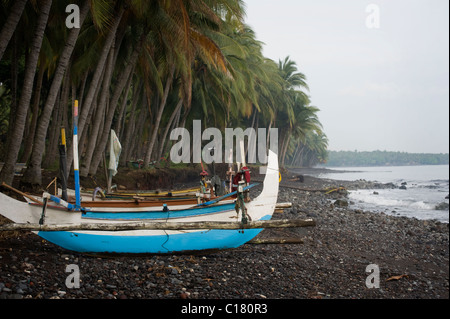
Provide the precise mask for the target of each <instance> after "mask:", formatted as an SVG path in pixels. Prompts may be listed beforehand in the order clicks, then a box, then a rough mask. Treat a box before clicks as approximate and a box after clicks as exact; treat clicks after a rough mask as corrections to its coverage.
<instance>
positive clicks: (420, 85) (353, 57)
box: [245, 0, 449, 153]
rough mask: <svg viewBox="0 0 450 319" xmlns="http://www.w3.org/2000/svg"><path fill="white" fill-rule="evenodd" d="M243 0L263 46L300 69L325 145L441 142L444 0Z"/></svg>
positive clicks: (426, 146)
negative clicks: (370, 23)
mask: <svg viewBox="0 0 450 319" xmlns="http://www.w3.org/2000/svg"><path fill="white" fill-rule="evenodd" d="M245 3H246V5H247V24H249V25H250V26H251V27H252V28H253V29H254V30H255V32H256V34H257V38H258V39H259V40H260V41H262V42H264V43H265V47H264V55H265V56H266V57H268V58H271V59H273V60H275V61H277V62H278V60H279V59H284V58H285V57H286V56H288V55H289V56H290V57H291V59H292V60H294V61H296V62H297V64H298V66H299V70H300V71H301V72H302V73H304V74H305V75H306V76H307V79H308V84H309V86H310V95H311V98H312V104H313V105H314V106H317V107H319V108H320V109H321V112H320V113H319V118H320V121H321V122H322V124H323V126H324V130H325V133H326V134H327V136H328V138H329V140H330V146H329V149H330V150H336V151H339V150H358V151H373V150H387V151H403V152H414V153H448V152H449V1H448V0H372V1H370V0H368V1H367V0H277V1H275V0H245ZM371 4H374V5H376V6H377V8H379V10H380V11H379V13H380V14H379V18H380V19H379V22H380V24H379V28H368V27H367V23H366V22H367V20H368V18H371V17H374V15H373V14H376V12H375V11H370V12H366V9H367V7H368V6H369V5H371ZM369 21H374V20H371V19H369Z"/></svg>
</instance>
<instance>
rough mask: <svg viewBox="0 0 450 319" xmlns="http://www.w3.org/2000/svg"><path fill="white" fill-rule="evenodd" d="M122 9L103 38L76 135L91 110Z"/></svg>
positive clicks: (80, 133) (122, 12) (82, 129)
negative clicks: (101, 48) (102, 44)
mask: <svg viewBox="0 0 450 319" xmlns="http://www.w3.org/2000/svg"><path fill="white" fill-rule="evenodd" d="M124 11H125V10H124V9H123V8H121V10H120V12H119V13H118V15H117V17H116V19H115V21H114V24H113V26H112V27H111V29H110V30H109V33H108V35H107V37H106V40H105V44H104V46H103V50H102V53H101V55H100V59H99V61H98V64H97V68H96V70H95V73H94V76H93V77H92V80H91V85H90V88H89V92H88V94H87V96H86V98H85V99H84V101H83V105H82V112H81V114H80V118H79V122H78V135H80V136H81V135H82V134H83V131H84V126H85V124H86V121H87V117H88V114H89V112H90V110H91V106H92V102H93V100H94V96H95V93H96V91H97V87H98V85H99V82H100V77H101V76H102V74H103V69H104V67H105V64H106V59H107V58H108V54H109V51H110V50H111V46H112V44H113V41H114V39H115V37H116V33H117V29H118V27H119V24H120V21H121V20H122V16H123V14H124Z"/></svg>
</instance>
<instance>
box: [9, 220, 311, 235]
mask: <svg viewBox="0 0 450 319" xmlns="http://www.w3.org/2000/svg"><path fill="white" fill-rule="evenodd" d="M314 226H316V222H315V221H314V220H313V219H304V220H302V219H293V220H292V219H290V220H265V221H254V222H248V223H247V224H242V223H239V222H192V223H178V222H174V223H171V222H168V223H145V222H135V223H123V224H66V225H39V224H6V225H1V226H0V232H2V231H129V230H202V229H207V230H209V229H224V230H241V229H264V228H299V227H314Z"/></svg>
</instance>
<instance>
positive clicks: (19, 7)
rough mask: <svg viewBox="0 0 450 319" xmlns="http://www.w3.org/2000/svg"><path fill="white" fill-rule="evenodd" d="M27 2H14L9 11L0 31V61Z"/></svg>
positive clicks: (21, 0)
mask: <svg viewBox="0 0 450 319" xmlns="http://www.w3.org/2000/svg"><path fill="white" fill-rule="evenodd" d="M27 2H28V0H15V1H14V4H13V5H12V6H11V8H10V9H9V12H10V13H9V15H8V18H7V19H6V21H5V23H4V24H3V27H2V30H1V31H0V61H1V60H2V58H3V54H4V53H5V50H6V47H7V46H8V43H9V40H11V37H12V35H13V33H14V31H15V30H16V27H17V24H18V23H19V21H20V17H21V16H22V12H23V10H24V9H25V5H26V4H27ZM7 11H8V10H5V12H7Z"/></svg>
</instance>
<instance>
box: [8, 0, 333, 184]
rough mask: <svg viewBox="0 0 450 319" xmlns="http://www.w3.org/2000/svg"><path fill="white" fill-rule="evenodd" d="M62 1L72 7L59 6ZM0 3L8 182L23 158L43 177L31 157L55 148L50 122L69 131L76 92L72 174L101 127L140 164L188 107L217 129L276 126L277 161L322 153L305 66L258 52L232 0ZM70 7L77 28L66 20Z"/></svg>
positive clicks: (88, 162) (99, 140)
mask: <svg viewBox="0 0 450 319" xmlns="http://www.w3.org/2000/svg"><path fill="white" fill-rule="evenodd" d="M70 4H76V5H77V8H78V10H76V11H70V10H67V12H66V9H67V7H68V6H69V5H70ZM0 7H1V8H2V10H1V13H0V28H1V30H0V77H1V78H0V82H1V85H0V150H1V152H0V161H2V162H4V165H3V168H2V170H1V173H0V182H6V183H11V182H12V179H13V176H14V166H15V163H16V162H23V163H27V169H26V171H25V173H24V176H23V178H22V179H23V181H25V182H27V183H29V184H31V185H40V184H41V183H42V176H41V170H42V168H47V167H51V166H52V165H55V163H56V162H57V159H58V143H59V136H60V128H62V127H63V128H65V129H66V131H67V132H68V135H70V132H71V131H72V118H73V116H72V111H73V109H72V106H73V104H74V101H75V100H78V101H79V102H80V114H79V123H78V136H79V139H80V165H81V167H80V174H81V176H88V175H90V174H95V173H96V172H97V170H98V168H99V166H100V165H101V163H102V159H103V154H104V153H105V152H107V151H108V147H107V144H108V139H109V135H110V131H111V129H114V130H115V131H116V133H117V135H118V137H119V139H120V141H121V142H122V145H123V150H122V155H121V159H120V163H121V164H122V165H125V164H126V163H127V161H130V160H136V159H143V161H144V165H145V166H146V165H148V164H149V163H150V162H151V161H154V160H159V159H160V158H161V157H163V156H165V155H166V154H167V153H168V151H169V150H170V147H171V145H172V141H171V140H170V138H169V137H170V134H169V132H170V130H171V129H173V128H177V127H185V128H187V129H190V128H191V127H192V121H193V120H195V119H196V120H199V119H200V120H202V125H203V126H204V128H207V127H216V128H219V129H220V130H224V129H225V128H227V127H233V128H238V127H241V128H244V129H245V128H250V127H253V128H263V127H265V128H278V129H279V156H280V160H281V163H282V164H291V165H314V164H317V163H318V162H320V161H325V160H326V149H327V139H326V136H325V134H324V133H323V129H322V126H321V124H320V121H319V119H318V114H317V113H318V111H319V109H318V108H317V107H314V106H311V105H310V97H309V95H308V85H307V80H306V76H305V75H304V74H302V73H301V72H300V71H299V70H298V66H297V64H296V63H295V62H294V61H292V60H291V59H290V58H289V57H287V58H286V59H284V60H282V61H278V63H277V62H275V61H272V60H270V59H267V58H266V57H264V56H263V53H262V47H263V44H262V43H261V42H260V41H258V40H257V39H256V36H255V32H254V31H253V30H252V29H251V28H250V27H249V26H248V25H246V24H245V22H244V19H245V3H244V2H243V1H241V0H177V1H174V0H170V1H168V0H154V1H147V0H116V1H113V0H78V1H75V0H70V1H69V0H58V1H52V0H15V1H8V0H3V1H0ZM72 14H75V15H72ZM69 15H70V16H69ZM71 19H72V20H71ZM73 19H75V20H76V21H77V22H79V25H80V28H69V27H67V26H68V25H70V23H69V24H66V22H67V21H69V22H73V21H74V20H73ZM69 140H70V139H69ZM69 146H70V145H69ZM72 159H73V152H72V151H71V148H70V147H69V148H68V162H69V163H70V162H71V161H72Z"/></svg>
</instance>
